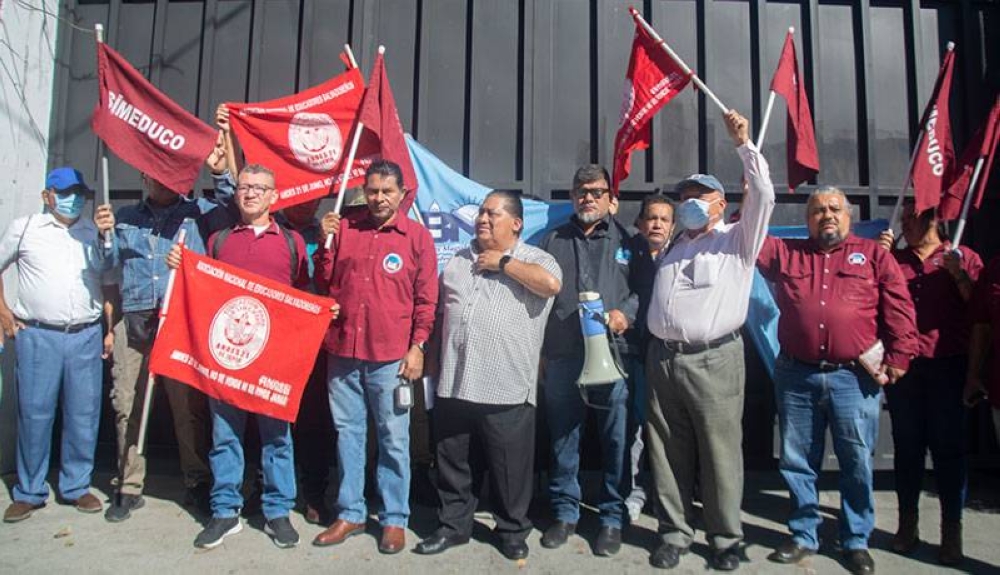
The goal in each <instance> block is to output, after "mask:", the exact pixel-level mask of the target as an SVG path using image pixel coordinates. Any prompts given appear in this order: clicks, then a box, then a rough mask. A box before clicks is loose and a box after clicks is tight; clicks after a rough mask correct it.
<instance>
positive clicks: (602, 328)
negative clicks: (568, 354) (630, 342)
mask: <svg viewBox="0 0 1000 575" xmlns="http://www.w3.org/2000/svg"><path fill="white" fill-rule="evenodd" d="M607 325H608V322H607V319H606V318H605V316H604V301H603V300H602V299H601V294H599V293H597V292H592V291H585V292H580V329H581V330H582V331H583V351H584V353H583V369H582V370H581V371H580V377H579V378H578V379H577V380H576V385H577V387H579V388H580V396H581V397H583V402H584V403H585V404H586V405H588V406H590V407H594V408H597V409H610V407H609V406H606V405H594V404H592V403H590V401H589V397H588V394H587V391H588V388H589V387H593V386H598V385H608V384H612V383H614V382H616V381H618V380H619V379H625V378H626V377H628V374H626V373H625V370H624V369H622V367H621V361H620V360H618V361H616V358H615V357H613V356H612V355H611V354H612V347H611V345H610V342H609V340H608V328H607ZM614 351H615V353H616V354H617V351H618V350H617V348H614Z"/></svg>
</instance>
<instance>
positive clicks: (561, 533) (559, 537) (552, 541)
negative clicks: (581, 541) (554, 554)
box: [542, 521, 576, 549]
mask: <svg viewBox="0 0 1000 575" xmlns="http://www.w3.org/2000/svg"><path fill="white" fill-rule="evenodd" d="M575 532H576V523H566V522H565V521H556V522H555V523H554V524H553V525H552V527H549V528H548V529H546V530H545V534H544V535H542V547H544V548H546V549H556V548H558V547H562V546H563V545H565V544H566V540H567V539H569V536H570V535H572V534H573V533H575Z"/></svg>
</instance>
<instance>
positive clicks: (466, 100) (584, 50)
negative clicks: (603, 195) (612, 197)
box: [50, 0, 1000, 454]
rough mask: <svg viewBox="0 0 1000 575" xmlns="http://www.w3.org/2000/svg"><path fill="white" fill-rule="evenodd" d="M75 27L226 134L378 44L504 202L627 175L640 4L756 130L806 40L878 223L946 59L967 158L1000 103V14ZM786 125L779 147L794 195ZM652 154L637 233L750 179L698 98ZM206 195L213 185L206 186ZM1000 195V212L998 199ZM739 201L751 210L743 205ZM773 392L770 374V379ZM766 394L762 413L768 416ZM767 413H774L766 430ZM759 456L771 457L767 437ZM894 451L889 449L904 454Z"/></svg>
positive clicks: (163, 4)
mask: <svg viewBox="0 0 1000 575" xmlns="http://www.w3.org/2000/svg"><path fill="white" fill-rule="evenodd" d="M63 4H64V6H63V9H62V15H63V17H64V18H68V19H72V20H74V21H75V22H76V23H77V24H78V25H80V26H84V27H92V25H93V23H95V22H102V23H104V24H105V26H106V29H107V30H108V32H107V41H108V42H109V43H110V44H111V45H112V46H113V47H114V48H116V49H117V50H119V51H120V52H121V53H123V54H124V55H125V56H126V57H127V58H128V59H129V60H130V61H131V62H132V63H133V64H134V65H136V66H137V67H139V68H140V69H142V70H143V71H144V72H146V73H147V74H148V76H149V78H150V79H151V80H152V81H153V82H154V83H155V84H156V85H158V86H159V87H160V88H161V89H162V90H163V91H165V92H166V93H167V94H169V95H170V96H171V97H173V98H174V99H175V100H177V101H178V102H180V103H181V104H182V105H184V106H186V107H187V108H188V109H190V110H193V111H195V112H196V113H197V114H198V115H199V116H200V117H201V118H203V119H205V120H207V121H210V120H211V117H212V115H213V111H214V109H215V107H216V105H218V104H219V103H220V102H224V101H233V100H235V101H254V100H260V99H268V98H273V97H277V96H281V95H284V94H288V93H291V92H294V91H297V90H300V89H303V88H306V87H308V86H311V85H313V84H316V83H319V82H321V81H323V80H325V79H327V78H329V77H330V76H332V75H333V74H336V73H337V72H339V71H340V70H342V64H341V63H340V61H339V60H338V58H337V54H338V52H339V51H340V47H341V46H342V45H343V44H344V43H345V42H349V43H350V44H351V45H352V47H353V48H354V51H355V53H356V55H357V56H358V58H359V63H360V65H361V66H362V70H363V72H364V73H365V74H366V75H367V73H368V70H369V69H370V64H371V61H372V58H373V55H374V53H375V48H376V47H377V46H378V44H384V45H385V46H386V48H387V53H386V59H387V66H388V70H389V76H390V81H391V83H392V87H393V90H394V92H395V96H396V101H397V103H398V104H399V106H400V117H401V119H402V122H403V125H404V127H405V128H406V129H407V130H408V131H410V132H411V133H412V134H413V135H414V136H415V137H416V138H417V139H418V140H420V141H421V142H422V143H423V144H424V145H426V146H427V147H428V148H430V149H431V150H432V151H433V152H434V153H435V154H437V155H438V156H439V157H441V158H442V159H443V160H445V161H446V162H447V163H448V164H450V165H451V166H453V167H455V168H456V169H459V170H460V171H462V172H463V173H465V174H467V175H469V176H471V177H472V178H473V179H476V180H478V181H480V182H483V183H485V184H487V185H490V186H493V187H500V188H511V189H519V190H523V191H525V192H529V193H533V194H536V195H538V196H540V197H542V198H546V199H549V198H552V199H563V198H565V197H566V190H567V188H568V186H569V181H570V179H571V177H572V174H573V171H574V170H575V169H576V167H577V166H579V165H580V164H583V163H589V162H602V163H609V162H610V159H611V158H610V154H611V146H612V143H613V139H614V133H615V130H616V126H617V121H618V115H619V109H620V106H621V93H622V85H623V81H624V74H625V68H626V65H627V62H628V55H629V50H630V47H631V40H632V35H633V25H632V21H631V19H630V18H629V16H628V12H627V8H628V6H629V4H635V5H636V6H637V7H638V8H639V9H640V10H641V11H642V12H643V13H644V14H645V15H646V17H647V19H648V20H649V21H650V22H651V23H652V24H653V26H654V27H656V28H657V29H658V31H659V32H660V33H661V34H662V35H663V36H664V37H665V38H666V39H667V40H668V41H669V42H670V43H671V45H672V46H673V47H674V48H675V50H676V51H677V52H678V53H679V54H680V55H681V56H682V57H683V58H684V59H685V60H686V61H687V62H688V63H689V64H690V65H691V66H692V67H693V68H694V69H696V70H697V71H698V72H699V74H700V75H701V76H702V78H703V79H704V80H705V81H706V83H707V84H708V85H709V86H710V87H711V88H712V89H713V90H714V91H715V92H716V93H717V94H718V96H719V97H720V98H721V99H722V100H723V101H724V102H725V103H726V104H727V105H729V106H732V107H735V108H737V109H739V110H741V111H742V112H743V113H744V114H748V115H749V117H750V118H751V121H752V122H753V125H754V126H755V127H756V126H758V124H759V122H760V118H761V116H762V114H763V106H764V104H765V103H766V100H767V89H768V84H769V82H770V77H771V74H772V71H773V70H774V66H775V65H776V63H777V59H778V55H779V51H780V49H781V45H782V42H783V41H784V35H785V31H786V30H787V28H788V27H789V26H795V28H796V30H797V34H796V42H797V45H798V51H799V60H800V62H801V63H802V65H803V66H804V80H805V82H806V85H807V90H808V91H809V93H810V94H811V96H812V101H813V114H814V117H815V121H816V134H817V137H818V145H819V153H820V161H821V164H822V171H821V173H820V174H819V181H818V183H819V184H834V185H838V186H840V187H842V188H844V189H846V190H847V191H848V192H849V193H850V194H851V196H852V199H853V200H854V201H855V202H856V203H857V204H859V206H860V215H861V216H862V217H864V218H868V217H874V216H879V215H881V216H885V215H887V214H888V211H889V210H890V206H891V203H892V201H893V195H894V194H896V193H897V190H898V189H899V187H900V185H901V182H902V178H903V176H904V172H905V170H906V166H907V160H908V150H909V147H910V142H911V139H912V138H913V137H914V136H915V132H914V126H915V124H916V123H917V120H918V116H919V114H920V112H921V108H922V106H923V105H924V102H925V101H926V99H927V97H928V95H929V93H930V91H931V88H932V85H933V83H934V78H935V76H936V74H937V69H938V66H939V63H940V56H941V54H942V53H943V50H944V45H945V44H946V43H947V41H948V40H954V41H955V42H956V43H957V44H958V48H957V50H958V52H957V55H958V62H959V64H958V69H957V72H956V77H955V87H954V96H953V123H954V126H955V131H956V139H957V144H958V147H959V149H961V146H962V145H963V144H964V142H965V140H966V138H967V137H968V135H969V132H971V130H972V129H973V128H974V127H975V126H976V125H978V124H979V123H980V122H981V121H982V119H983V117H984V116H985V113H986V109H987V107H988V104H989V103H990V101H991V98H992V96H993V94H995V93H996V91H997V89H998V88H1000V68H998V66H997V64H996V62H997V61H998V58H1000V25H998V22H1000V4H998V3H997V2H988V1H972V0H964V1H951V2H931V1H924V2H920V1H917V0H911V1H894V2H888V1H886V2H878V1H870V0H860V1H853V2H848V1H817V0H802V1H774V2H767V1H763V0H714V1H713V0H706V1H693V0H645V1H642V0H636V1H634V2H630V1H628V0H592V1H591V0H353V1H352V0H190V1H180V0H173V1H168V0H156V1H153V0H149V1H122V0H110V1H108V0H104V1H84V0H77V1H66V2H64V3H63ZM59 39H60V41H59V53H58V56H57V57H58V64H59V70H58V79H57V82H56V97H55V102H56V104H55V106H54V110H53V114H54V117H53V120H54V121H53V128H52V138H51V142H52V143H51V152H52V153H51V158H50V163H51V164H52V165H56V164H64V163H72V164H74V165H76V166H78V167H79V168H80V169H81V170H84V172H85V173H87V174H88V176H90V177H91V178H94V177H95V176H96V174H97V170H96V167H97V163H96V154H97V142H96V138H95V136H94V135H93V134H92V133H91V132H90V129H89V116H90V112H91V110H92V108H93V105H94V102H95V100H96V80H95V75H94V67H95V59H96V58H95V55H94V39H93V37H92V36H91V35H89V34H86V33H83V32H80V31H75V30H73V29H71V28H69V27H67V26H65V25H63V26H61V29H60V31H59ZM784 117H785V116H784V105H783V103H781V102H780V99H779V102H778V105H777V106H776V108H775V112H774V119H773V120H772V125H771V126H770V128H769V132H768V141H767V143H766V145H765V147H764V152H765V155H766V156H767V157H768V159H769V161H770V163H771V166H772V175H773V177H774V180H775V182H776V183H777V184H778V186H779V188H782V187H783V185H784V184H783V182H784V181H785V159H784V148H785V142H784V139H785V138H784ZM653 140H654V144H653V147H652V149H650V150H649V151H648V152H643V153H638V154H636V155H635V156H633V174H632V177H631V178H630V179H629V180H627V181H626V182H625V185H624V190H625V192H624V199H625V200H626V204H625V208H624V214H625V216H626V217H627V218H629V219H630V217H631V215H632V214H634V211H635V202H634V201H633V200H636V199H638V198H640V197H641V196H642V195H643V194H644V193H648V192H649V191H651V190H653V189H655V188H657V187H658V186H660V185H663V184H672V183H674V182H676V181H678V180H680V179H681V178H682V177H684V176H685V175H687V174H689V173H691V172H694V171H708V172H713V173H715V174H717V175H718V176H719V177H720V179H721V180H722V181H723V183H724V184H726V185H727V187H728V188H729V189H732V190H737V189H738V185H737V182H738V180H739V177H740V166H739V162H738V160H737V159H736V155H735V154H734V152H733V150H732V145H731V143H730V142H729V140H728V137H727V136H726V134H725V129H724V127H723V126H722V124H721V123H720V121H719V112H718V110H716V109H715V108H713V107H712V106H711V105H710V104H706V101H705V98H704V97H703V96H702V95H701V94H699V93H696V92H695V91H694V90H692V89H689V90H687V91H685V92H684V93H683V94H681V95H680V96H678V97H677V98H676V100H674V101H673V102H671V103H670V104H669V105H667V106H666V108H665V109H664V110H663V111H662V112H661V113H660V114H658V115H657V116H656V117H655V118H654V120H653ZM202 183H203V185H207V181H206V180H203V181H202ZM997 184H1000V181H998V178H994V185H993V187H992V188H991V189H990V191H989V192H988V194H989V195H990V196H991V197H993V198H995V197H996V195H997V194H996V187H997ZM111 187H112V189H113V198H116V199H125V198H134V197H137V193H138V192H137V190H138V187H139V179H138V175H137V174H136V172H135V171H134V170H132V169H131V168H129V167H128V166H126V165H124V164H123V163H121V162H120V161H117V160H114V159H113V160H112V162H111ZM804 198H805V194H803V193H799V194H795V195H790V194H788V193H787V192H785V191H784V190H781V193H780V197H779V204H780V205H779V209H778V210H777V212H776V214H775V219H774V221H775V223H778V224H786V223H799V221H800V219H801V213H802V211H801V205H800V204H801V203H802V202H803V201H804ZM732 199H733V200H738V196H734V197H733V198H732ZM996 204H997V201H996V200H995V199H993V200H991V201H990V202H988V204H987V206H986V207H985V208H984V210H983V212H982V213H981V214H980V215H979V216H978V217H977V218H975V219H974V220H973V222H972V224H973V225H972V228H971V233H972V235H971V236H970V237H971V239H972V240H973V244H974V245H975V246H976V247H978V248H980V250H981V251H984V252H987V253H990V252H994V251H1000V238H998V235H997V234H988V233H987V231H986V230H988V229H989V228H990V223H991V222H992V223H998V222H1000V208H998V206H997V205H996ZM758 375H759V373H758ZM768 387H769V386H766V385H752V386H751V388H752V389H751V393H750V394H749V395H750V397H749V399H748V412H750V413H754V412H755V410H759V409H763V410H767V411H768V412H769V411H770V398H769V396H768V393H769V392H768V391H767V388H768ZM757 412H758V413H759V411H757ZM764 427H765V426H760V425H758V426H757V427H755V428H754V429H753V430H750V431H748V438H747V442H748V447H749V448H750V449H751V450H752V451H753V452H756V453H762V454H763V453H768V452H769V451H770V445H769V443H770V431H769V430H767V429H764ZM887 436H888V434H883V438H884V439H885V440H886V441H888V437H887Z"/></svg>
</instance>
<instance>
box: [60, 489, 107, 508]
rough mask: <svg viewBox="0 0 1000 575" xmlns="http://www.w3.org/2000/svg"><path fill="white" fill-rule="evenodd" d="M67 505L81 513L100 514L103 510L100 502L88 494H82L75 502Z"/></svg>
mask: <svg viewBox="0 0 1000 575" xmlns="http://www.w3.org/2000/svg"><path fill="white" fill-rule="evenodd" d="M68 503H70V504H71V505H73V506H74V507H76V510H77V511H79V512H81V513H100V512H101V510H102V509H104V504H103V503H101V500H100V499H98V498H97V496H96V495H94V494H93V493H89V492H88V493H84V494H83V495H82V496H81V497H80V498H79V499H77V500H76V501H69V502H68Z"/></svg>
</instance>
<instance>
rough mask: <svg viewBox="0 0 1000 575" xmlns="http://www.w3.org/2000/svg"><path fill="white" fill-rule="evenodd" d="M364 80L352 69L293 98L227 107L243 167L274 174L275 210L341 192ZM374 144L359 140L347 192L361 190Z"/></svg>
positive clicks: (370, 139)
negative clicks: (253, 166)
mask: <svg viewBox="0 0 1000 575" xmlns="http://www.w3.org/2000/svg"><path fill="white" fill-rule="evenodd" d="M364 89H365V86H364V78H362V76H361V72H360V71H359V70H358V69H357V68H352V69H350V70H348V71H346V72H344V73H343V74H340V75H339V76H336V77H334V78H331V79H329V80H327V81H326V82H323V83H322V84H319V85H317V86H313V87H312V88H309V89H308V90H303V91H302V92H299V93H297V94H292V95H290V96H285V97H282V98H277V99H274V100H268V101H266V102H255V103H249V104H244V103H235V102H227V103H226V107H228V108H229V110H230V116H229V118H230V123H231V124H232V126H233V131H234V132H235V133H236V138H237V139H238V140H239V142H240V146H241V147H242V148H243V153H244V154H245V155H246V159H247V162H248V163H251V164H262V165H264V166H266V167H268V168H270V169H271V170H273V171H274V180H275V185H276V187H277V188H278V201H277V202H275V204H274V206H272V207H271V209H272V211H274V210H280V209H282V208H285V207H288V206H290V205H293V204H300V203H302V202H307V201H309V200H312V199H315V198H321V197H323V196H326V195H327V194H329V193H331V192H334V193H335V192H336V191H337V190H339V189H340V180H341V177H342V176H343V173H344V163H345V162H346V161H347V155H348V150H349V146H350V142H351V138H353V136H354V122H355V119H356V118H357V115H358V108H359V106H360V105H361V98H362V96H363V95H364ZM377 145H378V142H377V141H376V140H375V138H373V137H371V136H370V135H368V134H365V135H363V136H362V138H361V140H360V142H359V144H358V151H357V154H356V155H355V157H354V163H353V165H352V166H351V172H350V174H349V176H348V186H351V187H353V186H359V185H362V184H364V175H365V169H367V167H368V165H369V164H371V162H372V160H373V159H374V157H375V154H376V153H377V152H378V147H377Z"/></svg>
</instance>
